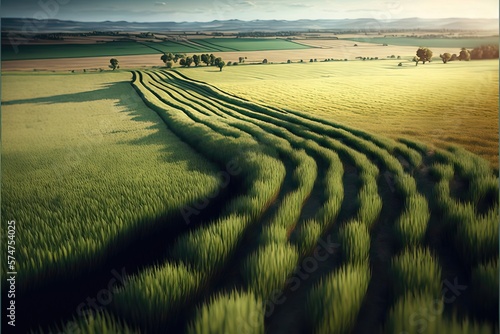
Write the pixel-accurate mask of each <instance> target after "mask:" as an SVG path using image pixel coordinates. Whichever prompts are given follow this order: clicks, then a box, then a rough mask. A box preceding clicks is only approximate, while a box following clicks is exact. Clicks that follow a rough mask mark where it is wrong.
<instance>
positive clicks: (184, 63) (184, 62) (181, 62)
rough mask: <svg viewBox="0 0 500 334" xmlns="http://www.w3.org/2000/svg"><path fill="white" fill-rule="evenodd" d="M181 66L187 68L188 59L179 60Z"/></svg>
mask: <svg viewBox="0 0 500 334" xmlns="http://www.w3.org/2000/svg"><path fill="white" fill-rule="evenodd" d="M179 65H181V66H186V59H184V58H181V59H180V60H179Z"/></svg>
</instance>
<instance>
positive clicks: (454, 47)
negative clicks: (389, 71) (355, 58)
mask: <svg viewBox="0 0 500 334" xmlns="http://www.w3.org/2000/svg"><path fill="white" fill-rule="evenodd" d="M341 39H346V40H350V41H354V42H365V43H374V44H388V45H399V46H425V47H428V48H433V47H435V48H450V53H456V54H458V53H459V52H460V49H461V48H468V49H473V48H476V47H479V46H481V45H498V36H497V37H474V38H461V37H460V38H458V37H457V38H424V37H422V38H420V37H365V38H341Z"/></svg>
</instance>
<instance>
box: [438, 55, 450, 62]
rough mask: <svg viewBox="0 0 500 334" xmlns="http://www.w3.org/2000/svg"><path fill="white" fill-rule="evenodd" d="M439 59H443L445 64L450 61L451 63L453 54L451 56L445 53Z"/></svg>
mask: <svg viewBox="0 0 500 334" xmlns="http://www.w3.org/2000/svg"><path fill="white" fill-rule="evenodd" d="M439 58H441V59H442V60H443V63H445V64H446V63H447V62H448V61H450V59H451V54H449V53H448V52H445V53H443V54H442V55H439Z"/></svg>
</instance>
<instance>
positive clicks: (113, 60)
mask: <svg viewBox="0 0 500 334" xmlns="http://www.w3.org/2000/svg"><path fill="white" fill-rule="evenodd" d="M109 63H110V65H109V67H110V68H112V69H113V71H114V70H116V69H117V68H120V66H119V65H118V59H116V58H111V59H110V60H109Z"/></svg>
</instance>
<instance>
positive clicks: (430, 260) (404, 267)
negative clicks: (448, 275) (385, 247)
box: [391, 247, 441, 298]
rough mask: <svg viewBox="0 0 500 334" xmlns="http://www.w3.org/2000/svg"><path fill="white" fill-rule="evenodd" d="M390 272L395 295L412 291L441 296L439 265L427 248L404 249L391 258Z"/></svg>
mask: <svg viewBox="0 0 500 334" xmlns="http://www.w3.org/2000/svg"><path fill="white" fill-rule="evenodd" d="M391 272H392V277H393V280H394V291H395V292H396V295H402V294H404V293H406V292H408V291H413V292H425V293H428V294H430V295H432V296H435V297H436V298H437V297H439V296H441V267H440V266H439V263H438V260H437V259H436V258H435V256H434V255H433V254H432V253H431V251H429V249H426V248H424V249H423V248H420V247H418V248H413V247H412V248H407V249H405V250H404V251H403V252H402V253H401V254H399V255H397V256H395V257H394V258H393V259H392V263H391Z"/></svg>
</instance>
